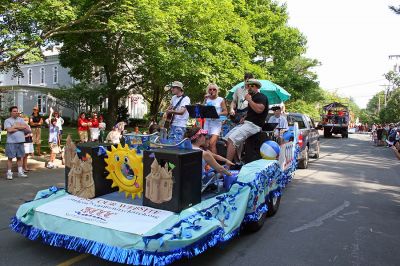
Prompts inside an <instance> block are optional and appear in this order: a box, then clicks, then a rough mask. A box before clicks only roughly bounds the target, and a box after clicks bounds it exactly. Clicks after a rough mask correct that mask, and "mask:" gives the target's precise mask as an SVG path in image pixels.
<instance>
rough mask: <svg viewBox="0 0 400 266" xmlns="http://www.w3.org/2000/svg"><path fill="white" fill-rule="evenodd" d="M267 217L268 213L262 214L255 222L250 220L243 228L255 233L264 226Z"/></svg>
mask: <svg viewBox="0 0 400 266" xmlns="http://www.w3.org/2000/svg"><path fill="white" fill-rule="evenodd" d="M268 208H269V207H268ZM266 219H267V213H262V214H260V217H259V218H258V220H257V221H255V222H249V223H246V224H244V225H243V230H244V231H245V232H248V233H255V232H257V231H258V230H260V229H261V227H263V225H264V223H265V220H266Z"/></svg>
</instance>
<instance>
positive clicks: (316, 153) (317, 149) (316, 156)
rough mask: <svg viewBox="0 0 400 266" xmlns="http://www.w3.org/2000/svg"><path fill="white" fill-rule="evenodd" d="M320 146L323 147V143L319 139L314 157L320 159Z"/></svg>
mask: <svg viewBox="0 0 400 266" xmlns="http://www.w3.org/2000/svg"><path fill="white" fill-rule="evenodd" d="M320 147H321V144H320V143H319V141H318V143H317V148H316V151H315V153H314V154H313V156H312V158H314V159H318V158H319V150H320Z"/></svg>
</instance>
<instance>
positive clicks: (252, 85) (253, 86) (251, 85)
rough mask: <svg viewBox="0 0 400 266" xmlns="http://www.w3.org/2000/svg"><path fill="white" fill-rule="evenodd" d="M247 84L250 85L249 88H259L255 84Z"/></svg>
mask: <svg viewBox="0 0 400 266" xmlns="http://www.w3.org/2000/svg"><path fill="white" fill-rule="evenodd" d="M246 86H247V87H249V88H257V86H256V85H254V84H247V85H246Z"/></svg>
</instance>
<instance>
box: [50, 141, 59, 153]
mask: <svg viewBox="0 0 400 266" xmlns="http://www.w3.org/2000/svg"><path fill="white" fill-rule="evenodd" d="M49 146H50V150H51V153H60V151H61V149H60V146H58V144H56V143H49Z"/></svg>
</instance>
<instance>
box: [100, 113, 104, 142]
mask: <svg viewBox="0 0 400 266" xmlns="http://www.w3.org/2000/svg"><path fill="white" fill-rule="evenodd" d="M99 130H100V135H99V142H104V141H105V133H106V132H105V131H106V123H105V122H104V118H103V116H102V115H100V116H99Z"/></svg>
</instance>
